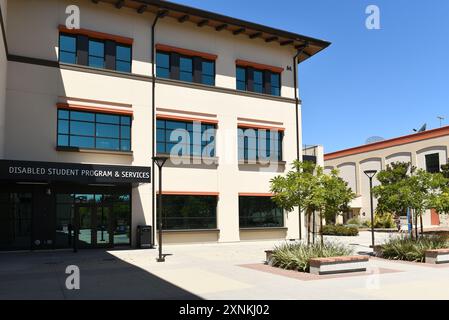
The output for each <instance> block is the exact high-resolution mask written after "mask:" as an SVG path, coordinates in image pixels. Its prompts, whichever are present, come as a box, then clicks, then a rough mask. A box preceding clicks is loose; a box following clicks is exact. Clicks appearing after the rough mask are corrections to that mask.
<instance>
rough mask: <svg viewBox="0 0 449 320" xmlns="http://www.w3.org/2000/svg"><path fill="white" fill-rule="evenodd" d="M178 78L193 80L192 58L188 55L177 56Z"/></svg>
mask: <svg viewBox="0 0 449 320" xmlns="http://www.w3.org/2000/svg"><path fill="white" fill-rule="evenodd" d="M179 80H181V81H187V82H192V81H193V60H192V58H189V57H180V58H179Z"/></svg>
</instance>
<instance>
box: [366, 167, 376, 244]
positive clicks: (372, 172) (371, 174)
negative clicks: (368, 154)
mask: <svg viewBox="0 0 449 320" xmlns="http://www.w3.org/2000/svg"><path fill="white" fill-rule="evenodd" d="M364 172H365V174H366V176H367V177H368V178H369V192H370V198H371V246H372V248H373V250H374V205H373V178H374V176H375V175H376V173H377V170H366V171H364Z"/></svg>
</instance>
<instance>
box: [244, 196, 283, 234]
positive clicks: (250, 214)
mask: <svg viewBox="0 0 449 320" xmlns="http://www.w3.org/2000/svg"><path fill="white" fill-rule="evenodd" d="M239 221H240V228H270V227H283V226H284V212H283V210H282V209H281V208H279V207H278V206H276V204H275V203H274V202H273V201H272V200H271V197H251V196H250V197H248V196H240V197H239Z"/></svg>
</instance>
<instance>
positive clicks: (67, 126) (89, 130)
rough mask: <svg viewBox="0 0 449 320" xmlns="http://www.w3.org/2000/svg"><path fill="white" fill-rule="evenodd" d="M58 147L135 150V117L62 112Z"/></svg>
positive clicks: (59, 112) (59, 121)
mask: <svg viewBox="0 0 449 320" xmlns="http://www.w3.org/2000/svg"><path fill="white" fill-rule="evenodd" d="M57 143H58V146H60V147H77V148H89V149H105V150H122V151H130V150H131V117H129V116H118V115H110V114H101V113H97V114H96V113H91V112H79V111H70V110H62V109H61V110H58V139H57Z"/></svg>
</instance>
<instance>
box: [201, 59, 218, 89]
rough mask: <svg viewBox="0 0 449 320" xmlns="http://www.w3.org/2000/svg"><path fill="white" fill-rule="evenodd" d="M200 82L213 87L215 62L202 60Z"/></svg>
mask: <svg viewBox="0 0 449 320" xmlns="http://www.w3.org/2000/svg"><path fill="white" fill-rule="evenodd" d="M201 76H202V78H201V82H202V83H203V84H207V85H209V86H214V85H215V62H213V61H208V60H203V61H202V74H201Z"/></svg>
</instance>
